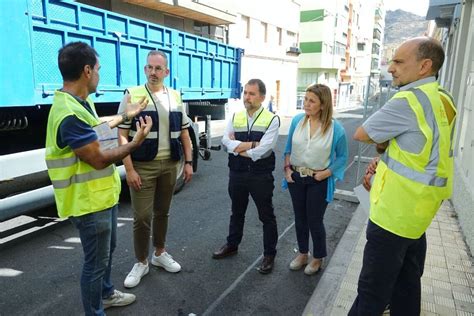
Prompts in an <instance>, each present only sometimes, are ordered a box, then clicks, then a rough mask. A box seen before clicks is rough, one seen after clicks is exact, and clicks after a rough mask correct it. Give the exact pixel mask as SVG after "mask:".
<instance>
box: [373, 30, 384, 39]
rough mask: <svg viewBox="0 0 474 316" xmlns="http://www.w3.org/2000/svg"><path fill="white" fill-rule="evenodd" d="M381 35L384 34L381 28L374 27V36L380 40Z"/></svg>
mask: <svg viewBox="0 0 474 316" xmlns="http://www.w3.org/2000/svg"><path fill="white" fill-rule="evenodd" d="M381 35H382V34H381V33H380V30H378V29H374V36H373V38H376V39H378V40H379V41H380V39H381V38H382V36H381Z"/></svg>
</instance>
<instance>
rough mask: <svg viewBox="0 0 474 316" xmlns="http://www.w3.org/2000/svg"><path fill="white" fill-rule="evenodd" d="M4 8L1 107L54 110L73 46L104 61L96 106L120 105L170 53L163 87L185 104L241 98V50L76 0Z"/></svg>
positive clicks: (34, 0) (13, 2) (29, 1)
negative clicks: (155, 58)
mask: <svg viewBox="0 0 474 316" xmlns="http://www.w3.org/2000/svg"><path fill="white" fill-rule="evenodd" d="M0 9H1V10H0V32H1V37H0V41H1V47H2V49H1V50H0V56H1V57H0V73H1V78H0V86H1V87H2V89H0V107H3V108H4V107H27V106H34V105H45V104H51V103H52V95H53V93H54V90H56V89H58V88H60V87H61V86H62V79H61V74H60V72H59V70H58V67H57V54H58V50H59V48H60V47H62V46H63V45H64V44H66V43H68V42H72V41H83V42H86V43H88V44H90V45H91V46H92V47H94V48H95V49H96V51H97V52H98V54H99V55H100V62H101V66H102V68H101V71H100V75H101V78H100V83H99V87H98V91H97V93H95V95H93V99H94V102H96V103H98V104H100V103H114V102H119V101H120V100H121V98H122V96H123V91H124V89H126V88H127V87H130V86H135V85H139V84H143V83H145V82H146V78H145V75H144V72H143V67H144V65H145V63H146V55H147V53H148V52H149V51H150V50H153V49H159V50H161V51H163V52H165V53H166V54H167V55H168V58H169V69H170V75H169V76H168V77H167V78H166V82H165V84H166V85H167V86H169V87H172V88H174V89H176V90H178V91H180V92H181V95H182V99H183V101H185V102H188V103H191V104H217V105H223V104H224V103H225V102H226V100H227V99H229V98H239V97H240V93H241V83H240V62H241V55H242V50H241V49H240V48H236V47H232V46H229V45H225V44H223V43H219V42H216V41H213V40H210V39H207V38H202V37H199V36H195V35H193V34H189V33H185V32H182V31H178V30H174V29H171V28H167V27H164V26H161V25H158V24H153V23H149V22H146V21H143V20H138V19H134V18H130V17H127V16H124V15H121V14H117V13H114V12H110V11H106V10H102V9H98V8H95V7H92V6H88V5H84V4H80V3H76V2H72V1H57V0H2V1H1V4H0Z"/></svg>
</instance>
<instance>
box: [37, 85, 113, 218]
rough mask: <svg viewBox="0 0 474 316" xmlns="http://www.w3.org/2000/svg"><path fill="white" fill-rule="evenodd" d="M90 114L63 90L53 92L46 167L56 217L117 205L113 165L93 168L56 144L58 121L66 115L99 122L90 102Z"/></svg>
mask: <svg viewBox="0 0 474 316" xmlns="http://www.w3.org/2000/svg"><path fill="white" fill-rule="evenodd" d="M88 101H89V105H90V107H91V109H92V111H93V113H94V114H91V113H89V112H88V111H87V110H86V109H85V108H84V106H83V105H81V104H80V103H79V102H78V101H77V100H76V99H74V98H73V97H72V96H70V95H68V94H67V93H64V92H61V91H56V93H55V95H54V100H53V105H52V107H51V110H50V113H49V117H48V126H47V133H46V166H47V167H48V175H49V178H50V179H51V183H52V184H53V189H54V196H55V200H56V206H57V209H58V214H59V216H60V217H62V218H65V217H70V216H82V215H85V214H89V213H93V212H98V211H102V210H105V209H107V208H110V207H112V206H114V205H115V204H117V202H118V198H119V194H120V188H121V187H120V176H119V174H118V172H117V170H116V169H115V166H114V165H110V166H108V167H107V168H104V169H102V170H96V169H94V168H93V167H92V166H91V165H89V164H88V163H86V162H85V161H82V160H81V159H79V157H77V156H76V155H75V154H74V152H73V151H72V149H71V148H70V147H69V146H66V147H64V148H60V147H58V144H57V134H58V132H59V128H60V126H61V122H62V121H63V120H64V119H65V118H66V117H68V116H72V115H74V116H76V117H77V118H78V119H79V120H81V121H83V122H84V123H86V124H88V125H89V126H91V127H93V126H95V125H97V124H99V123H100V120H99V119H98V117H97V116H96V114H95V113H96V112H95V108H94V104H93V103H92V101H90V100H88Z"/></svg>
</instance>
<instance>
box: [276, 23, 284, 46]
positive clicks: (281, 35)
mask: <svg viewBox="0 0 474 316" xmlns="http://www.w3.org/2000/svg"><path fill="white" fill-rule="evenodd" d="M277 33H278V45H280V46H281V44H282V43H283V34H282V33H283V32H282V29H281V27H277Z"/></svg>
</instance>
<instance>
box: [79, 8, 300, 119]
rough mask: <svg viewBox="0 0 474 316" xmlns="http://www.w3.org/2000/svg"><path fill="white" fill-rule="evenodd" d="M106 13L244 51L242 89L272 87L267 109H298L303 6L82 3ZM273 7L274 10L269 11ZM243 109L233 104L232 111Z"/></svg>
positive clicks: (268, 90) (287, 111) (241, 104)
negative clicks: (256, 81)
mask: <svg viewBox="0 0 474 316" xmlns="http://www.w3.org/2000/svg"><path fill="white" fill-rule="evenodd" d="M79 2H81V3H84V4H89V5H92V6H95V7H99V8H102V9H106V10H110V11H113V12H118V13H121V14H124V15H127V16H131V17H134V18H138V19H142V20H146V21H149V22H152V23H157V24H161V25H164V26H167V27H170V28H174V29H178V30H181V31H184V32H188V33H192V34H195V35H199V36H203V37H206V38H210V39H213V40H216V41H220V42H223V43H225V44H229V45H232V46H236V47H240V48H242V49H244V54H243V56H242V65H241V81H242V85H243V84H245V82H247V81H248V80H249V79H251V78H260V79H262V80H263V81H264V82H265V84H266V86H267V99H266V100H265V105H267V103H268V101H269V100H270V97H271V96H273V98H274V106H273V107H274V108H276V109H277V110H278V111H279V112H280V113H282V114H287V113H288V114H290V115H291V114H292V113H293V112H294V111H295V109H296V76H297V69H298V53H299V48H298V27H299V10H300V6H299V3H298V1H294V0H275V1H272V0H261V1H251V0H240V1H237V0H228V1H219V0H199V1H197V0H160V1H156V0H80V1H79ZM269 8H272V9H271V10H269ZM242 108H243V102H242V100H240V99H235V100H229V104H228V106H227V110H228V112H230V113H233V112H235V111H237V110H239V109H242Z"/></svg>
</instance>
